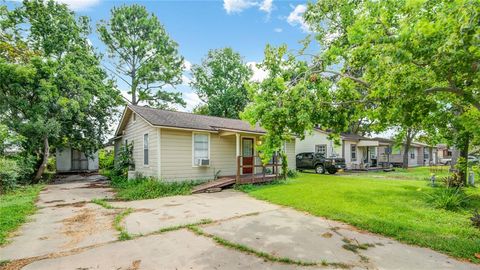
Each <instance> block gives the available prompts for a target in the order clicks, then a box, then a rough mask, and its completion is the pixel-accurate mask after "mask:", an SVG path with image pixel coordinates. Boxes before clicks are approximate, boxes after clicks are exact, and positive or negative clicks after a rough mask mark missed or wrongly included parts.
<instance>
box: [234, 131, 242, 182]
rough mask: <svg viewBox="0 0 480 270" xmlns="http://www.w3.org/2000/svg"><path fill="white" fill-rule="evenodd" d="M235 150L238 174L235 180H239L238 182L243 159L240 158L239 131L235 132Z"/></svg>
mask: <svg viewBox="0 0 480 270" xmlns="http://www.w3.org/2000/svg"><path fill="white" fill-rule="evenodd" d="M235 150H236V154H237V155H236V156H235V158H236V160H237V176H236V179H235V181H236V182H237V184H239V183H240V164H242V163H241V162H242V161H241V160H240V134H238V133H235Z"/></svg>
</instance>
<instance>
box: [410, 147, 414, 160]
mask: <svg viewBox="0 0 480 270" xmlns="http://www.w3.org/2000/svg"><path fill="white" fill-rule="evenodd" d="M410 159H415V149H413V148H410Z"/></svg>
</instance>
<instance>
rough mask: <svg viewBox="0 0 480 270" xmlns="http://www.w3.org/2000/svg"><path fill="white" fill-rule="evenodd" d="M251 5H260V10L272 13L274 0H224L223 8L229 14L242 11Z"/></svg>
mask: <svg viewBox="0 0 480 270" xmlns="http://www.w3.org/2000/svg"><path fill="white" fill-rule="evenodd" d="M251 7H258V9H259V10H261V11H264V12H266V13H268V14H270V12H271V11H272V7H273V0H263V1H255V0H223V8H224V9H225V10H226V11H227V13H228V14H233V13H240V12H242V11H244V10H245V9H248V8H251Z"/></svg>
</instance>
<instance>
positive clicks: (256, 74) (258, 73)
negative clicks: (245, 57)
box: [247, 62, 268, 82]
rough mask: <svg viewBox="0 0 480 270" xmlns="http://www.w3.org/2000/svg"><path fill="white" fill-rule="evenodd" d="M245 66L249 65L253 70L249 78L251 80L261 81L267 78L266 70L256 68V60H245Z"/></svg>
mask: <svg viewBox="0 0 480 270" xmlns="http://www.w3.org/2000/svg"><path fill="white" fill-rule="evenodd" d="M247 66H249V67H250V68H251V69H252V71H253V75H252V78H250V80H251V81H254V82H261V81H263V80H265V78H267V76H268V72H267V71H266V70H264V69H260V68H258V67H257V63H256V62H247Z"/></svg>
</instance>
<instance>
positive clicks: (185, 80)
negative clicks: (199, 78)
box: [182, 74, 192, 85]
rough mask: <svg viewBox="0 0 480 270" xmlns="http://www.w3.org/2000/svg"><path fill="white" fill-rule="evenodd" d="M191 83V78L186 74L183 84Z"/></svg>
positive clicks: (183, 77) (183, 76)
mask: <svg viewBox="0 0 480 270" xmlns="http://www.w3.org/2000/svg"><path fill="white" fill-rule="evenodd" d="M191 81H192V80H191V79H190V78H189V77H187V76H186V75H185V74H184V75H182V84H184V85H188V84H189V83H190V82H191Z"/></svg>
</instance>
